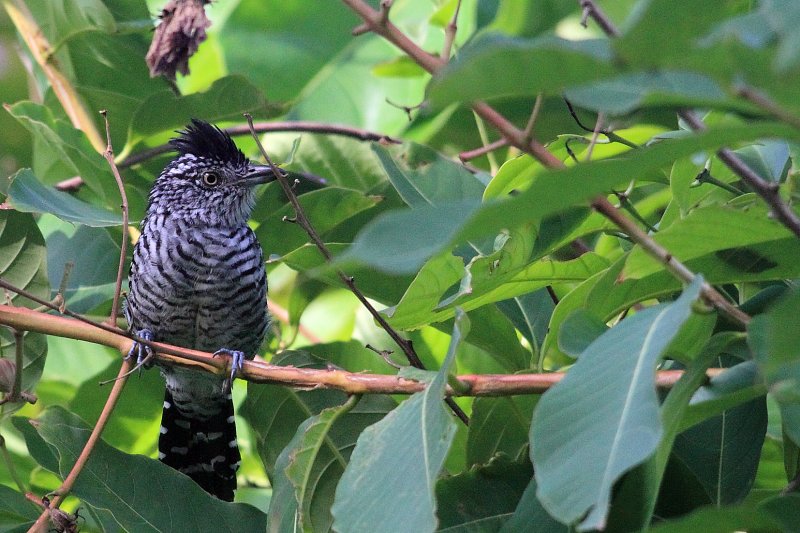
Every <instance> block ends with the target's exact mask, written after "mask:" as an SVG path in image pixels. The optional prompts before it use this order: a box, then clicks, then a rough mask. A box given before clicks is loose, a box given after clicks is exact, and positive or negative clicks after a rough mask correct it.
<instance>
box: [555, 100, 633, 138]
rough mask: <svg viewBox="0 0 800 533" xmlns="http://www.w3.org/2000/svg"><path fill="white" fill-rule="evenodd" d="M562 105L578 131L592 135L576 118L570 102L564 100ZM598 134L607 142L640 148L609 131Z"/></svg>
mask: <svg viewBox="0 0 800 533" xmlns="http://www.w3.org/2000/svg"><path fill="white" fill-rule="evenodd" d="M564 103H565V104H567V109H568V110H569V114H570V116H572V120H574V121H575V124H577V125H578V127H579V128H580V129H582V130H583V131H585V132H588V133H593V132H594V130H593V129H592V128H590V127H588V126H586V125H585V124H584V123H583V122H581V119H580V118H578V113H577V112H576V111H575V107H574V106H573V105H572V102H570V101H569V100H567V99H566V98H564ZM600 133H602V134H603V135H605V136H606V138H608V140H609V142H614V143H620V144H624V145H625V146H628V147H630V148H640V146H639V145H638V144H636V143H635V142H633V141H630V140H628V139H626V138H625V137H622V136H620V135H617V134H616V133H614V132H613V131H611V130H604V129H601V130H600Z"/></svg>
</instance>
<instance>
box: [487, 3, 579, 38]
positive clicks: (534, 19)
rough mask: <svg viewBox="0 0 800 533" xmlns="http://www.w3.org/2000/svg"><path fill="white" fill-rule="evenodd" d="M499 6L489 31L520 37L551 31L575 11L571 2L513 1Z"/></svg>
mask: <svg viewBox="0 0 800 533" xmlns="http://www.w3.org/2000/svg"><path fill="white" fill-rule="evenodd" d="M479 3H482V2H479ZM499 4H500V5H499V6H498V7H497V14H496V15H495V19H494V21H492V24H491V25H490V26H489V29H491V30H498V31H501V32H503V33H506V34H509V35H517V36H520V37H532V36H534V35H538V34H539V33H542V32H544V31H546V30H548V29H551V28H552V27H553V26H555V24H556V23H558V22H559V21H560V20H561V19H563V18H564V17H565V16H566V15H569V14H570V13H573V12H574V11H575V6H574V5H571V4H570V2H561V1H559V0H544V1H541V0H511V1H504V2H500V3H499Z"/></svg>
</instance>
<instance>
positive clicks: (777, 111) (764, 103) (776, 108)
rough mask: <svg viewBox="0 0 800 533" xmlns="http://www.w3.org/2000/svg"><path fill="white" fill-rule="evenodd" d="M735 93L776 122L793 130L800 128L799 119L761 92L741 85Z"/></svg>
mask: <svg viewBox="0 0 800 533" xmlns="http://www.w3.org/2000/svg"><path fill="white" fill-rule="evenodd" d="M736 93H737V94H738V95H739V96H741V97H742V98H744V99H745V100H747V101H749V102H751V103H753V104H755V105H757V106H758V107H760V108H761V109H763V110H764V111H766V112H767V113H769V114H770V115H772V116H773V117H775V118H777V119H778V120H781V121H783V122H786V123H787V124H790V125H792V126H794V127H795V128H800V117H798V116H797V115H794V114H792V113H791V112H789V111H787V110H786V109H784V108H782V107H781V106H780V105H778V103H777V102H775V101H774V100H773V99H772V98H770V97H769V96H767V95H766V94H765V93H763V92H762V91H759V90H758V89H755V88H753V87H749V86H747V85H742V86H740V87H739V88H738V89H737V90H736Z"/></svg>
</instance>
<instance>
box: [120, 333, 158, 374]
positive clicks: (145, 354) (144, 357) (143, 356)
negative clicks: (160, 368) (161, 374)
mask: <svg viewBox="0 0 800 533" xmlns="http://www.w3.org/2000/svg"><path fill="white" fill-rule="evenodd" d="M136 336H137V337H139V338H140V339H144V340H146V341H152V340H153V332H152V331H150V330H149V329H140V330H139V331H137V332H136ZM134 355H135V356H136V366H138V367H139V368H141V367H144V368H150V367H151V366H153V363H152V362H151V361H152V359H153V355H155V354H154V353H153V349H152V348H151V347H149V346H147V345H146V344H142V343H140V342H139V341H133V346H131V349H130V350H128V355H126V356H125V360H126V361H129V360H131V359H132V358H133V356H134Z"/></svg>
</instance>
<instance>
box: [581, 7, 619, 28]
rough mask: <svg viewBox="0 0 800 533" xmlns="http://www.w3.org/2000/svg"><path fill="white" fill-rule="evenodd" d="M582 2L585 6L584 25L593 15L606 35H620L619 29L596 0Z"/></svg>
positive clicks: (582, 19)
mask: <svg viewBox="0 0 800 533" xmlns="http://www.w3.org/2000/svg"><path fill="white" fill-rule="evenodd" d="M580 4H581V7H582V8H583V17H582V18H581V24H583V26H584V27H586V19H587V18H588V17H592V18H593V19H594V21H595V22H596V23H597V25H598V26H600V28H601V29H602V30H603V32H604V33H605V34H606V35H608V36H609V37H619V35H620V33H619V30H618V29H617V28H616V26H614V23H613V22H611V19H609V18H608V16H607V15H606V14H605V12H604V11H603V10H602V9H601V8H600V6H598V5H597V4H596V3H595V2H594V0H580Z"/></svg>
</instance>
